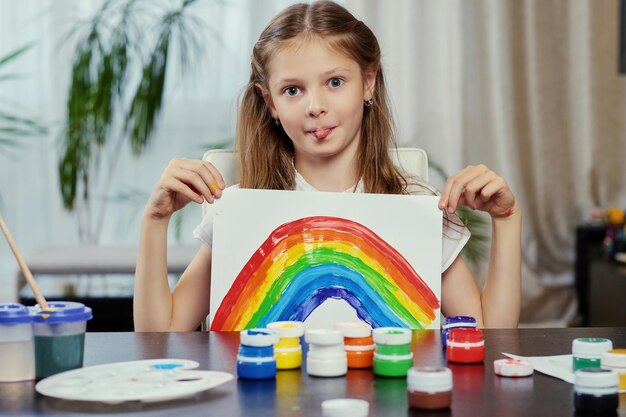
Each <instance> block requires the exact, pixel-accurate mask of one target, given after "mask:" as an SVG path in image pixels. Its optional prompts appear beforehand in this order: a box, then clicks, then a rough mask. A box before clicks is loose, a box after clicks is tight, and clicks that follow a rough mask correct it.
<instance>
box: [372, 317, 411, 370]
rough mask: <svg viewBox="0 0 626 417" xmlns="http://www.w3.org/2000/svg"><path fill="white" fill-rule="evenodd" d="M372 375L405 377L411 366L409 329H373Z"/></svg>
mask: <svg viewBox="0 0 626 417" xmlns="http://www.w3.org/2000/svg"><path fill="white" fill-rule="evenodd" d="M373 335H374V343H376V351H375V352H374V374H375V375H380V376H390V377H399V376H402V377H404V376H406V374H407V372H408V370H409V368H411V366H413V352H411V338H412V336H413V333H412V332H411V330H410V329H405V328H402V327H379V328H377V329H374V331H373Z"/></svg>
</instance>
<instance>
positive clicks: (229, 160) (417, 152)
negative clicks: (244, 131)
mask: <svg viewBox="0 0 626 417" xmlns="http://www.w3.org/2000/svg"><path fill="white" fill-rule="evenodd" d="M389 156H390V157H391V160H392V161H393V163H394V164H395V165H396V166H397V167H398V168H400V169H401V170H402V171H404V172H406V173H407V174H408V175H410V176H415V177H418V178H420V179H421V180H423V181H424V182H428V156H426V152H424V150H423V149H420V148H391V149H389ZM202 159H203V160H204V161H209V162H210V163H212V164H213V165H214V166H215V168H217V170H218V171H219V172H220V173H221V174H222V177H223V178H224V182H225V183H226V186H227V187H228V186H230V185H233V184H237V182H239V179H238V178H237V176H238V175H239V174H238V173H239V167H238V164H239V158H238V157H237V152H235V151H233V150H231V149H211V150H208V151H206V153H205V154H204V157H203V158H202Z"/></svg>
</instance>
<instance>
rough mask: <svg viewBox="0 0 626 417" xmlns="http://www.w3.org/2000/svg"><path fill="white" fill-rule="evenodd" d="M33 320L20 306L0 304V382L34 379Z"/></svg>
mask: <svg viewBox="0 0 626 417" xmlns="http://www.w3.org/2000/svg"><path fill="white" fill-rule="evenodd" d="M33 319H34V318H33V316H32V315H30V313H29V312H28V309H27V308H26V307H25V306H23V305H21V304H16V303H6V304H5V303H2V304H0V382H15V381H29V380H32V379H35V344H34V341H33Z"/></svg>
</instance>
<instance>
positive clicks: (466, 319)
mask: <svg viewBox="0 0 626 417" xmlns="http://www.w3.org/2000/svg"><path fill="white" fill-rule="evenodd" d="M441 328H442V331H441V345H442V346H443V347H444V348H445V347H446V344H447V343H448V335H449V334H450V330H452V329H459V328H476V319H475V318H474V317H471V316H450V317H446V320H445V321H444V323H443V325H442V326H441Z"/></svg>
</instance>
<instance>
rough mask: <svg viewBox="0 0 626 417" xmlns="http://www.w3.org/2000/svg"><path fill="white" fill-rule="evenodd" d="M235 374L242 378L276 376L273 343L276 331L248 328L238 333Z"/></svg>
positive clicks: (275, 338) (276, 341) (276, 340)
mask: <svg viewBox="0 0 626 417" xmlns="http://www.w3.org/2000/svg"><path fill="white" fill-rule="evenodd" d="M239 335H240V336H239V337H240V340H241V342H240V345H239V352H238V354H237V375H238V376H239V378H244V379H267V378H274V377H275V376H276V356H274V345H275V344H276V343H278V333H276V332H275V331H273V330H269V329H249V330H243V331H241V332H240V333H239Z"/></svg>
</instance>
